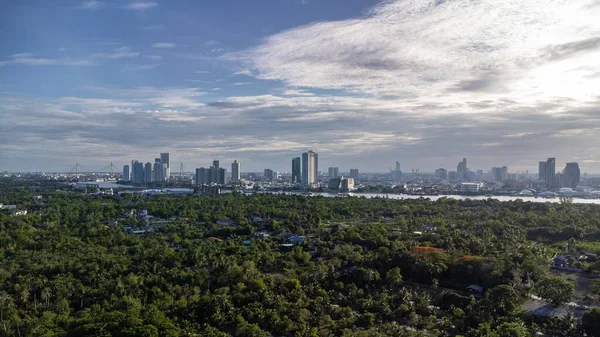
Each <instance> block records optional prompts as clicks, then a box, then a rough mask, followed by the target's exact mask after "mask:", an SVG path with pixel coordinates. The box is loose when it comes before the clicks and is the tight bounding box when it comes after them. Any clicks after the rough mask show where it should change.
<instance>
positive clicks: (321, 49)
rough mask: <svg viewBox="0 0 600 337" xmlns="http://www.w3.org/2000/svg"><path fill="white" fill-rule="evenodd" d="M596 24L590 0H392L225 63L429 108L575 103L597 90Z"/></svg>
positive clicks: (597, 13)
mask: <svg viewBox="0 0 600 337" xmlns="http://www.w3.org/2000/svg"><path fill="white" fill-rule="evenodd" d="M598 17H600V4H599V3H598V2H597V1H595V0H556V1H552V2H548V1H547V0H515V1H508V2H506V1H504V2H496V1H492V2H490V1H470V0H455V1H422V0H402V1H400V0H392V1H386V2H384V3H383V4H382V5H380V6H377V7H375V8H374V9H373V10H372V11H371V12H370V13H369V15H367V16H365V17H362V18H356V19H349V20H341V21H330V22H319V23H314V24H310V25H306V26H302V27H299V28H295V29H291V30H288V31H284V32H281V33H278V34H275V35H273V36H270V37H268V38H267V39H266V40H265V42H264V43H262V44H260V45H258V46H256V47H254V48H252V49H249V50H247V51H245V52H241V53H232V54H228V55H226V56H225V58H226V59H229V60H239V61H242V62H244V63H246V64H247V65H248V66H249V67H250V68H252V69H254V70H255V71H256V74H255V76H257V77H258V78H260V79H267V80H280V81H283V82H284V83H286V84H288V85H291V86H299V87H312V88H322V89H343V90H348V91H350V92H354V93H363V94H364V93H366V94H371V95H377V96H396V97H397V98H398V99H405V100H406V99H414V100H418V101H422V102H425V101H426V102H437V103H456V102H462V101H465V100H471V99H473V100H483V98H484V97H486V98H488V99H491V100H495V101H499V100H501V99H510V100H514V101H516V102H520V103H523V104H530V103H533V102H535V101H537V100H547V99H551V98H556V97H568V98H572V99H575V100H576V101H578V102H582V101H584V100H589V99H591V98H593V97H595V96H596V95H597V89H596V88H598V86H599V85H600V77H594V76H589V75H590V74H594V73H598V72H599V71H600V62H599V61H598V60H600V37H599V33H600V20H598ZM586 75H588V77H585V76H586Z"/></svg>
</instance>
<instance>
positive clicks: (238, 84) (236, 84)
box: [233, 82, 254, 86]
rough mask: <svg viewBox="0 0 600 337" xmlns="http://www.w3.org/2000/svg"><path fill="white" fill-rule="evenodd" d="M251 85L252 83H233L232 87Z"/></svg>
mask: <svg viewBox="0 0 600 337" xmlns="http://www.w3.org/2000/svg"><path fill="white" fill-rule="evenodd" d="M251 84H254V82H235V83H233V85H235V86H240V85H251Z"/></svg>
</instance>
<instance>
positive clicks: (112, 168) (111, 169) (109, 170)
mask: <svg viewBox="0 0 600 337" xmlns="http://www.w3.org/2000/svg"><path fill="white" fill-rule="evenodd" d="M108 172H110V174H114V173H115V168H114V165H113V162H112V161H111V162H110V165H108Z"/></svg>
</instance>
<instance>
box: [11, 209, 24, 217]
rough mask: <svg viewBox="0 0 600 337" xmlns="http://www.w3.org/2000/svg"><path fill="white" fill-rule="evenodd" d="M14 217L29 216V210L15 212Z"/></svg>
mask: <svg viewBox="0 0 600 337" xmlns="http://www.w3.org/2000/svg"><path fill="white" fill-rule="evenodd" d="M12 215H13V216H20V215H27V210H26V209H24V210H21V211H13V212H12Z"/></svg>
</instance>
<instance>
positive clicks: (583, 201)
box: [88, 181, 600, 205]
mask: <svg viewBox="0 0 600 337" xmlns="http://www.w3.org/2000/svg"><path fill="white" fill-rule="evenodd" d="M88 183H89V184H97V185H99V186H100V188H135V187H134V186H127V185H119V184H116V183H115V182H112V181H101V182H88ZM137 189H140V188H137ZM158 190H161V191H165V192H167V190H168V191H171V192H175V193H177V192H179V193H181V192H184V189H180V188H163V189H158ZM185 190H187V191H191V190H189V189H185ZM224 192H227V191H224ZM274 193H276V192H274ZM284 194H295V195H297V194H301V192H285V193H284ZM313 195H314V196H324V197H337V196H338V195H337V193H313ZM350 196H353V197H365V198H390V199H419V198H427V199H430V200H433V201H435V200H438V199H440V198H444V197H445V198H449V199H457V200H467V199H471V200H486V199H490V198H491V199H496V200H500V201H514V200H517V199H521V200H523V201H532V202H554V203H558V202H560V199H559V198H558V197H557V198H541V197H530V196H491V197H488V196H484V195H481V196H465V195H439V196H421V195H408V194H384V193H350ZM573 203H574V204H598V205H600V199H582V198H573Z"/></svg>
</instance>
